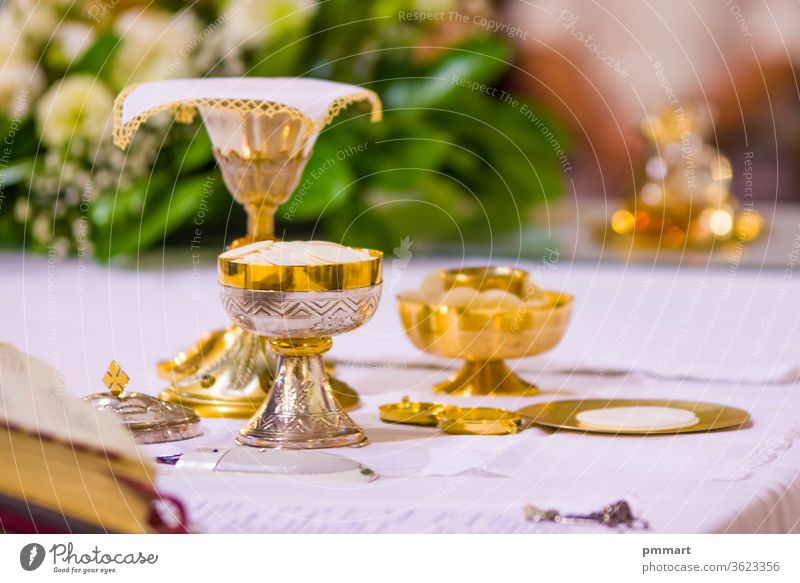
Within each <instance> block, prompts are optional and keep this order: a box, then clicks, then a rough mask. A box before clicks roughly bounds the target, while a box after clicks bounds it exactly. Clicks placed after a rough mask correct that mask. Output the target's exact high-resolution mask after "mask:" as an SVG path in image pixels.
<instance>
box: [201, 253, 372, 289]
mask: <svg viewBox="0 0 800 583" xmlns="http://www.w3.org/2000/svg"><path fill="white" fill-rule="evenodd" d="M364 251H367V252H369V254H370V256H371V259H368V260H366V261H356V262H353V263H334V264H327V265H256V264H252V263H238V262H237V261H236V259H223V258H222V257H220V258H218V260H217V267H218V273H219V283H221V284H222V285H226V286H228V287H235V288H239V289H248V290H258V291H280V292H295V291H300V292H309V291H335V290H344V289H356V288H360V287H369V286H373V285H376V284H379V283H381V281H383V280H382V276H381V267H382V264H383V253H381V252H380V251H376V250H374V249H364Z"/></svg>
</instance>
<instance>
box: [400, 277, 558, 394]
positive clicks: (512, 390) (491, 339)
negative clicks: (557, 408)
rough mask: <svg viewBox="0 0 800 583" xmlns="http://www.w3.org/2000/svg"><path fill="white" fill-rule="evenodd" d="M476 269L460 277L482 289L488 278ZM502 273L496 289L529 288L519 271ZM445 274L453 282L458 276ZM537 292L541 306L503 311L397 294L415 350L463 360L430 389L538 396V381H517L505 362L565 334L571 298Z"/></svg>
mask: <svg viewBox="0 0 800 583" xmlns="http://www.w3.org/2000/svg"><path fill="white" fill-rule="evenodd" d="M477 269H482V270H483V271H484V272H485V271H486V269H484V268H471V269H470V270H469V271H468V272H467V273H466V274H465V276H464V277H463V278H461V280H460V281H461V282H464V284H466V283H467V282H470V281H471V282H472V283H473V287H476V289H481V288H480V286H479V285H478V283H479V282H483V281H486V278H485V277H484V275H485V274H479V273H478V272H477ZM490 269H494V270H499V269H507V268H490ZM465 271H466V270H465ZM500 275H501V273H500V272H499V271H495V272H493V276H500ZM505 275H506V276H507V277H509V278H510V279H511V282H510V283H509V284H508V285H506V286H500V285H498V284H497V283H496V281H497V280H496V279H493V280H492V284H493V285H494V286H495V287H494V289H503V290H508V289H511V287H510V286H517V285H520V284H522V285H524V286H527V280H524V281H522V282H521V279H522V278H521V277H520V275H519V272H518V270H509V271H508V272H507V273H506V274H505ZM449 277H450V278H451V281H454V280H455V279H456V278H455V276H453V275H450V276H449ZM471 278H473V279H471ZM537 293H538V294H541V297H543V298H545V299H546V300H547V301H546V303H545V304H544V305H542V306H538V307H537V306H532V305H523V306H520V307H519V308H516V309H507V310H494V309H488V308H453V307H449V306H442V305H433V304H428V303H425V302H420V301H415V300H409V299H403V298H402V297H398V303H399V306H400V318H401V320H402V322H403V327H404V328H405V331H406V334H407V335H408V337H409V338H410V339H411V341H412V342H413V343H414V345H415V346H416V347H417V348H419V349H420V350H423V351H425V352H430V353H432V354H436V355H438V356H444V357H447V358H459V359H464V360H466V364H465V365H464V366H463V367H462V368H461V369H460V370H459V371H458V372H457V373H456V374H455V375H453V376H452V377H451V378H450V379H448V380H447V381H445V382H443V383H440V384H438V385H436V386H435V387H434V392H436V393H446V394H451V395H463V396H470V395H488V396H508V395H534V394H536V393H537V392H538V388H537V387H536V385H533V384H531V383H528V382H527V381H525V380H523V379H521V378H520V377H519V376H517V375H516V374H515V373H514V372H512V371H511V369H509V368H508V366H507V365H506V364H505V362H503V361H504V359H506V358H524V357H527V356H534V355H536V354H541V353H543V352H546V351H548V350H550V349H552V348H553V347H554V346H555V345H556V344H558V342H559V341H560V340H561V337H562V336H563V335H564V331H565V330H566V328H567V324H568V322H569V318H570V314H571V311H572V296H570V295H568V294H563V293H558V292H552V291H537Z"/></svg>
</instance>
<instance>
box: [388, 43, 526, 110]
mask: <svg viewBox="0 0 800 583" xmlns="http://www.w3.org/2000/svg"><path fill="white" fill-rule="evenodd" d="M510 59H511V47H510V45H509V43H508V42H506V41H504V40H502V39H499V38H497V37H489V36H487V37H480V38H473V39H470V40H468V41H467V42H465V43H463V44H461V45H460V46H457V47H454V48H452V49H447V50H446V52H445V53H444V55H443V56H442V57H441V58H440V59H439V60H438V61H437V62H436V63H435V64H434V65H433V66H432V67H431V68H430V69H429V71H427V74H424V76H425V78H424V79H410V80H403V81H398V82H396V83H392V85H391V86H390V87H389V88H388V89H387V90H386V91H385V92H384V93H383V99H384V103H385V104H386V108H387V109H391V108H394V107H398V108H407V107H410V108H429V107H439V106H441V105H443V104H444V103H446V102H447V101H448V100H449V99H451V98H452V97H453V96H455V95H457V94H458V93H460V92H465V91H466V92H469V91H473V90H475V91H479V90H480V86H481V85H484V86H488V85H489V84H491V83H492V82H494V81H496V80H497V79H498V78H499V77H500V75H502V74H503V72H504V71H505V70H506V69H507V68H508V63H509V62H510ZM463 83H470V84H476V85H475V87H476V89H471V87H472V85H470V86H469V87H467V86H464V85H463Z"/></svg>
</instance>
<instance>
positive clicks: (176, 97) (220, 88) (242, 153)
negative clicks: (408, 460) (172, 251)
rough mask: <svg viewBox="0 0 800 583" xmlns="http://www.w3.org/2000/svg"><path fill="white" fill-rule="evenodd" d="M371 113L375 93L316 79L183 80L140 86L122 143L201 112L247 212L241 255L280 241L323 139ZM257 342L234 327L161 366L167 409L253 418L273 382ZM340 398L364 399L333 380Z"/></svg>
mask: <svg viewBox="0 0 800 583" xmlns="http://www.w3.org/2000/svg"><path fill="white" fill-rule="evenodd" d="M359 101H366V102H368V103H370V105H371V119H372V120H373V121H377V120H379V119H380V117H381V110H380V100H379V99H378V97H377V95H376V94H375V93H373V92H372V91H368V90H364V89H363V88H361V87H357V86H354V85H347V84H343V83H332V82H329V81H322V80H318V79H308V78H268V79H264V78H230V79H180V80H169V81H158V82H152V83H143V84H139V85H134V86H131V87H129V88H127V89H126V90H125V91H123V93H122V94H120V96H119V97H118V98H117V101H116V103H115V135H114V140H115V143H116V144H117V145H118V146H120V147H121V148H126V147H127V146H128V144H129V143H130V141H131V139H132V136H133V134H134V133H135V131H136V129H137V128H138V127H139V126H140V125H141V124H142V123H144V122H145V121H146V120H147V119H149V118H150V117H151V116H153V115H155V114H158V113H163V112H165V111H167V112H170V113H171V114H172V115H173V116H174V118H175V120H176V121H178V122H190V121H192V120H193V119H194V117H195V116H196V114H197V113H198V112H199V113H200V117H201V118H202V120H203V123H204V125H205V128H206V130H207V131H208V134H209V136H210V138H211V142H212V145H213V149H214V156H215V157H216V160H217V163H218V165H219V168H220V170H221V172H222V177H223V180H224V182H225V185H226V187H227V188H228V190H229V191H230V192H231V194H232V195H233V197H234V199H235V200H236V201H237V202H239V203H240V204H241V205H242V206H243V207H244V209H245V211H246V212H247V220H248V223H247V225H248V226H247V233H246V234H245V235H244V236H243V237H240V238H238V239H236V240H235V241H233V243H231V245H230V248H237V247H241V246H243V245H247V244H250V243H253V242H257V241H266V240H273V239H275V228H274V221H275V212H276V210H277V208H278V207H279V206H280V205H281V204H283V203H284V202H286V201H287V200H288V199H289V197H290V196H291V194H292V192H293V191H294V190H295V188H296V187H297V185H298V183H299V181H300V179H301V176H302V174H303V170H304V168H305V166H306V164H307V163H308V160H309V157H310V156H311V152H312V149H313V146H314V143H315V142H316V140H317V137H318V136H319V133H320V131H321V130H322V129H323V128H324V127H325V126H326V125H327V124H328V123H330V122H331V120H332V119H333V118H334V117H335V116H336V115H338V114H339V112H340V111H341V110H342V109H344V108H345V107H347V106H348V105H350V104H351V103H355V102H359ZM274 363H275V359H274V358H271V359H267V360H265V359H264V358H263V356H262V350H261V348H260V346H259V342H258V339H257V338H256V337H255V336H254V335H253V334H251V333H249V332H248V331H246V330H243V329H242V328H240V327H238V326H236V325H233V326H231V327H229V328H227V329H222V330H215V331H212V332H209V333H207V334H206V335H204V336H203V337H202V338H201V339H200V340H199V341H198V342H197V343H196V344H194V345H193V346H191V347H189V348H187V349H185V350H183V351H181V352H180V353H178V354H177V355H175V356H173V357H172V358H169V359H167V360H165V361H163V362H161V363H159V364H158V373H159V375H160V376H161V377H162V378H164V379H166V380H167V381H169V382H170V387H169V388H168V389H166V390H165V391H163V392H162V393H161V398H162V399H165V400H167V401H171V402H176V403H180V404H183V405H186V406H190V407H192V408H193V409H195V411H197V413H198V414H200V415H202V416H211V417H213V416H216V417H244V418H246V417H249V416H250V415H252V414H253V412H254V411H255V410H256V409H257V408H258V406H259V405H260V403H261V401H262V400H263V397H264V393H265V391H266V390H267V389H268V388H269V386H270V384H271V382H272V372H273V371H272V370H271V367H270V364H274ZM333 382H334V386H335V392H336V396H337V398H339V399H340V401H342V403H343V404H345V405H353V404H355V403H356V402H357V401H358V396H357V394H356V393H355V391H353V390H352V389H351V388H350V387H348V386H347V385H345V384H344V383H341V382H338V381H333Z"/></svg>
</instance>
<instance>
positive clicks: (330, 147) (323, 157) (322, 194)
mask: <svg viewBox="0 0 800 583" xmlns="http://www.w3.org/2000/svg"><path fill="white" fill-rule="evenodd" d="M340 144H341V142H340V141H338V140H333V139H328V140H323V141H320V142H317V144H316V147H315V149H314V153H313V154H312V155H311V159H310V160H309V161H308V165H307V166H306V169H305V172H304V173H303V177H302V178H301V179H300V184H299V185H298V187H297V189H296V190H295V192H294V194H293V195H292V197H291V198H290V199H289V201H288V202H287V203H286V204H284V205H283V206H282V207H281V208H280V209H279V210H278V216H277V219H278V220H279V221H282V222H284V223H286V222H287V221H289V222H291V221H308V220H314V219H317V218H318V217H320V216H321V215H325V216H330V214H331V213H334V212H335V211H336V210H337V209H339V208H340V207H342V206H343V205H344V204H345V203H347V201H348V200H349V198H350V195H351V194H352V192H353V186H354V185H353V179H354V176H353V173H352V171H351V169H350V165H351V160H350V159H349V158H350V157H351V156H352V157H355V156H359V155H361V153H360V152H359V151H358V148H359V144H352V143H351V144H348V145H347V146H342V147H340Z"/></svg>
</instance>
